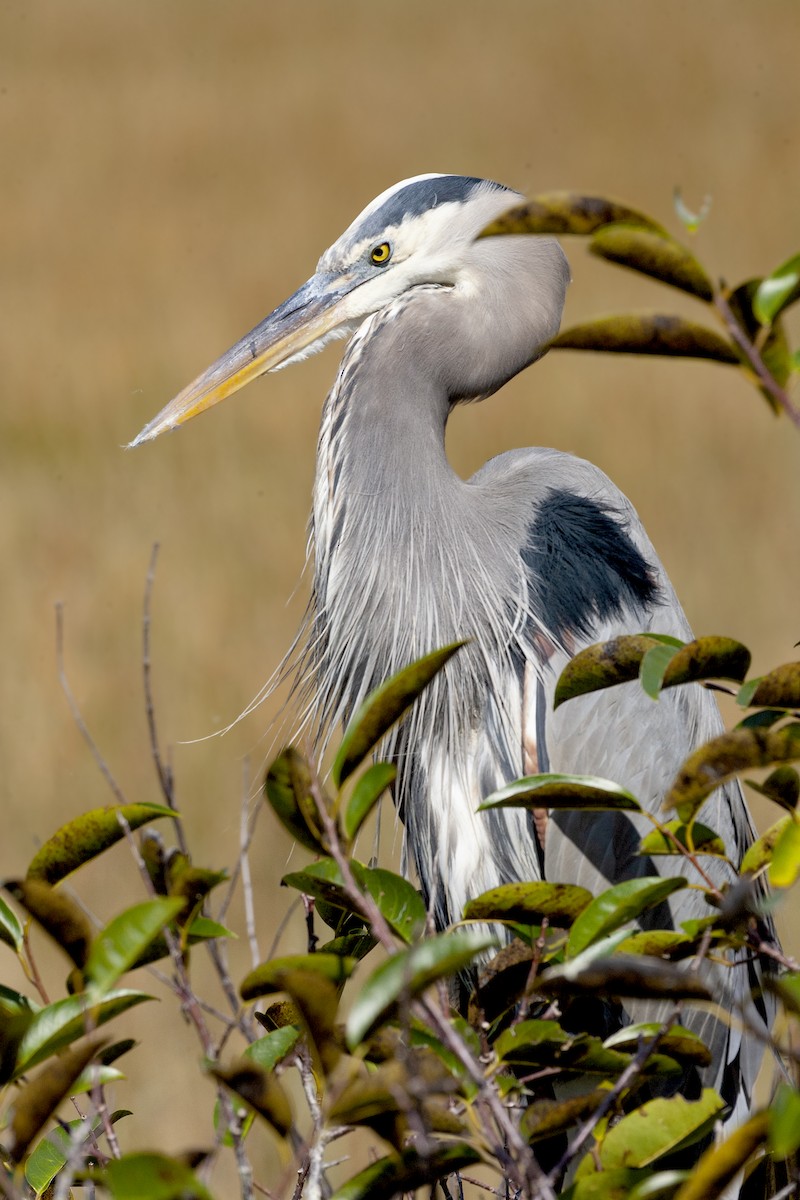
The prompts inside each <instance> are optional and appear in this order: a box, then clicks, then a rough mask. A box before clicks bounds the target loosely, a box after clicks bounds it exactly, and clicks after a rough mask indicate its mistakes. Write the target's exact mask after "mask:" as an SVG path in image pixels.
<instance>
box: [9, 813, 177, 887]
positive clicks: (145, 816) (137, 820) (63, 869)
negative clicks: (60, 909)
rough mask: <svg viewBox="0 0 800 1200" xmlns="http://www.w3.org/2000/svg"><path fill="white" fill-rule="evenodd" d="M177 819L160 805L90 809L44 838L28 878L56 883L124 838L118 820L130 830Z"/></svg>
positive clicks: (31, 865)
mask: <svg viewBox="0 0 800 1200" xmlns="http://www.w3.org/2000/svg"><path fill="white" fill-rule="evenodd" d="M177 816H178V814H177V813H176V812H175V811H174V809H171V808H165V807H164V806H163V805H161V804H120V805H116V806H114V807H110V808H93V809H91V811H90V812H86V813H81V815H80V816H79V817H75V819H74V820H72V821H68V822H67V824H66V825H62V826H61V828H60V829H59V830H58V831H57V832H56V833H54V834H53V836H52V837H51V838H48V839H47V841H46V842H45V843H44V845H43V846H42V847H41V848H40V849H39V850H38V851H37V853H36V854H35V855H34V857H33V858H32V859H31V862H30V865H29V867H28V872H27V874H28V878H30V879H40V880H42V881H43V882H44V883H49V884H51V885H52V884H54V883H58V881H59V880H60V879H63V878H64V877H65V876H66V875H69V874H70V872H72V871H75V870H76V869H77V868H78V867H81V866H83V864H84V863H85V862H89V860H90V859H92V858H96V857H97V855H98V854H102V853H103V851H104V850H107V849H108V848H109V846H113V845H114V844H115V843H116V842H118V841H120V839H121V838H123V837H125V830H124V828H123V826H122V824H121V823H120V818H122V819H123V820H124V821H126V822H127V824H128V826H129V828H131V829H139V828H140V827H141V826H142V825H146V824H147V823H148V822H149V821H155V820H157V819H158V818H159V817H172V819H173V820H174V819H175V818H176V817H177Z"/></svg>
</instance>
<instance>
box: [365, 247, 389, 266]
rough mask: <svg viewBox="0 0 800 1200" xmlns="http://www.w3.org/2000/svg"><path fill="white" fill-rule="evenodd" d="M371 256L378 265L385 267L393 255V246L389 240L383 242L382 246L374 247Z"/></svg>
mask: <svg viewBox="0 0 800 1200" xmlns="http://www.w3.org/2000/svg"><path fill="white" fill-rule="evenodd" d="M369 257H370V259H371V261H372V262H373V263H374V264H375V266H376V267H385V266H386V264H387V263H388V261H389V259H390V258H391V257H392V247H391V246H390V245H389V243H388V242H381V244H380V246H373V247H372V249H371V250H370V252H369Z"/></svg>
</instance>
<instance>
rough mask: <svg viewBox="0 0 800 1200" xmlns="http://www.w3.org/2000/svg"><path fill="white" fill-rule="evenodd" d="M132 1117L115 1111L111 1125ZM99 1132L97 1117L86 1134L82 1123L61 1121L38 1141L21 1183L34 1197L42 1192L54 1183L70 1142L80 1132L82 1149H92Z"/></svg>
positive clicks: (99, 1126)
mask: <svg viewBox="0 0 800 1200" xmlns="http://www.w3.org/2000/svg"><path fill="white" fill-rule="evenodd" d="M131 1115H132V1114H131V1113H130V1112H129V1111H128V1110H127V1109H124V1108H118V1109H115V1111H114V1112H113V1113H111V1117H110V1119H111V1123H112V1125H116V1123H117V1122H118V1121H121V1120H122V1118H123V1117H129V1116H131ZM102 1128H103V1122H102V1120H101V1118H100V1117H98V1118H97V1119H96V1120H95V1121H94V1122H93V1124H92V1128H91V1130H89V1131H87V1130H86V1125H85V1123H84V1122H83V1121H63V1122H60V1123H59V1124H58V1125H57V1126H56V1127H55V1128H54V1129H51V1130H50V1132H49V1133H48V1135H47V1137H45V1138H42V1140H41V1141H40V1142H39V1143H38V1145H37V1146H36V1147H35V1149H34V1150H33V1151H32V1153H31V1154H30V1155H29V1157H28V1158H27V1160H26V1162H25V1180H26V1182H27V1183H28V1184H29V1185H30V1186H31V1187H32V1188H33V1190H34V1192H35V1193H36V1196H37V1197H38V1196H41V1195H42V1193H43V1192H45V1191H47V1188H48V1187H49V1186H50V1184H51V1183H52V1182H53V1180H54V1179H55V1177H56V1175H57V1174H58V1172H59V1171H60V1170H61V1168H62V1167H63V1166H65V1164H66V1162H67V1159H68V1158H69V1154H70V1149H71V1138H72V1137H74V1136H76V1135H77V1132H78V1130H82V1131H83V1139H84V1140H83V1146H84V1147H88V1146H89V1145H91V1146H92V1147H93V1146H94V1141H93V1139H94V1137H95V1136H96V1135H97V1133H98V1132H99V1131H101V1130H102Z"/></svg>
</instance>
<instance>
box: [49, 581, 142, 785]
mask: <svg viewBox="0 0 800 1200" xmlns="http://www.w3.org/2000/svg"><path fill="white" fill-rule="evenodd" d="M56 669H57V671H58V682H59V683H60V684H61V690H62V691H63V693H64V695H65V696H66V698H67V704H68V705H69V710H70V712H71V714H72V719H73V721H74V722H75V724H76V725H77V727H78V731H79V732H80V734H81V735H82V737H83V739H84V741H85V742H86V745H87V746H88V747H89V750H90V752H91V754H92V757H93V758H94V761H95V762H96V764H97V767H98V769H99V771H100V774H101V775H102V776H103V778H104V779H105V781H106V783H107V784H108V786H109V787H110V788H111V791H112V792H113V793H114V799H115V800H116V802H117V804H125V803H127V802H126V800H125V795H124V793H123V791H122V789H121V788H120V786H119V784H118V783H117V781H116V780H115V779H114V776H113V775H112V774H111V770H110V768H109V766H108V763H107V762H106V760H105V759H104V758H103V756H102V754H101V753H100V751H99V750H98V748H97V743H96V742H95V740H94V738H93V737H92V735H91V734H90V733H89V728H88V726H87V724H86V722H85V721H84V719H83V717H82V716H81V711H80V709H79V708H78V704H77V701H76V699H75V697H74V695H73V693H72V688H71V687H70V686H69V680H68V679H67V673H66V671H65V669H64V605H63V604H62V603H61V602H60V601H59V602H58V603H57V604H56Z"/></svg>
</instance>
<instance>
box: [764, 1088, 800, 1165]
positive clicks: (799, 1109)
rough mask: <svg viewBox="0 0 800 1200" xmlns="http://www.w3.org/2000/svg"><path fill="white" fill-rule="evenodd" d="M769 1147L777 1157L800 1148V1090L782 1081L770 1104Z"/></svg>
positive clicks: (784, 1156) (792, 1152) (785, 1155)
mask: <svg viewBox="0 0 800 1200" xmlns="http://www.w3.org/2000/svg"><path fill="white" fill-rule="evenodd" d="M768 1136H769V1148H770V1151H771V1152H772V1154H774V1155H775V1157H776V1158H779V1159H783V1158H788V1157H789V1155H790V1154H796V1152H797V1151H798V1150H800V1092H798V1090H797V1088H794V1087H791V1086H790V1085H789V1084H788V1083H782V1084H781V1085H780V1087H779V1088H778V1090H777V1091H776V1093H775V1095H774V1096H773V1097H772V1100H771V1101H770V1106H769V1135H768Z"/></svg>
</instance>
